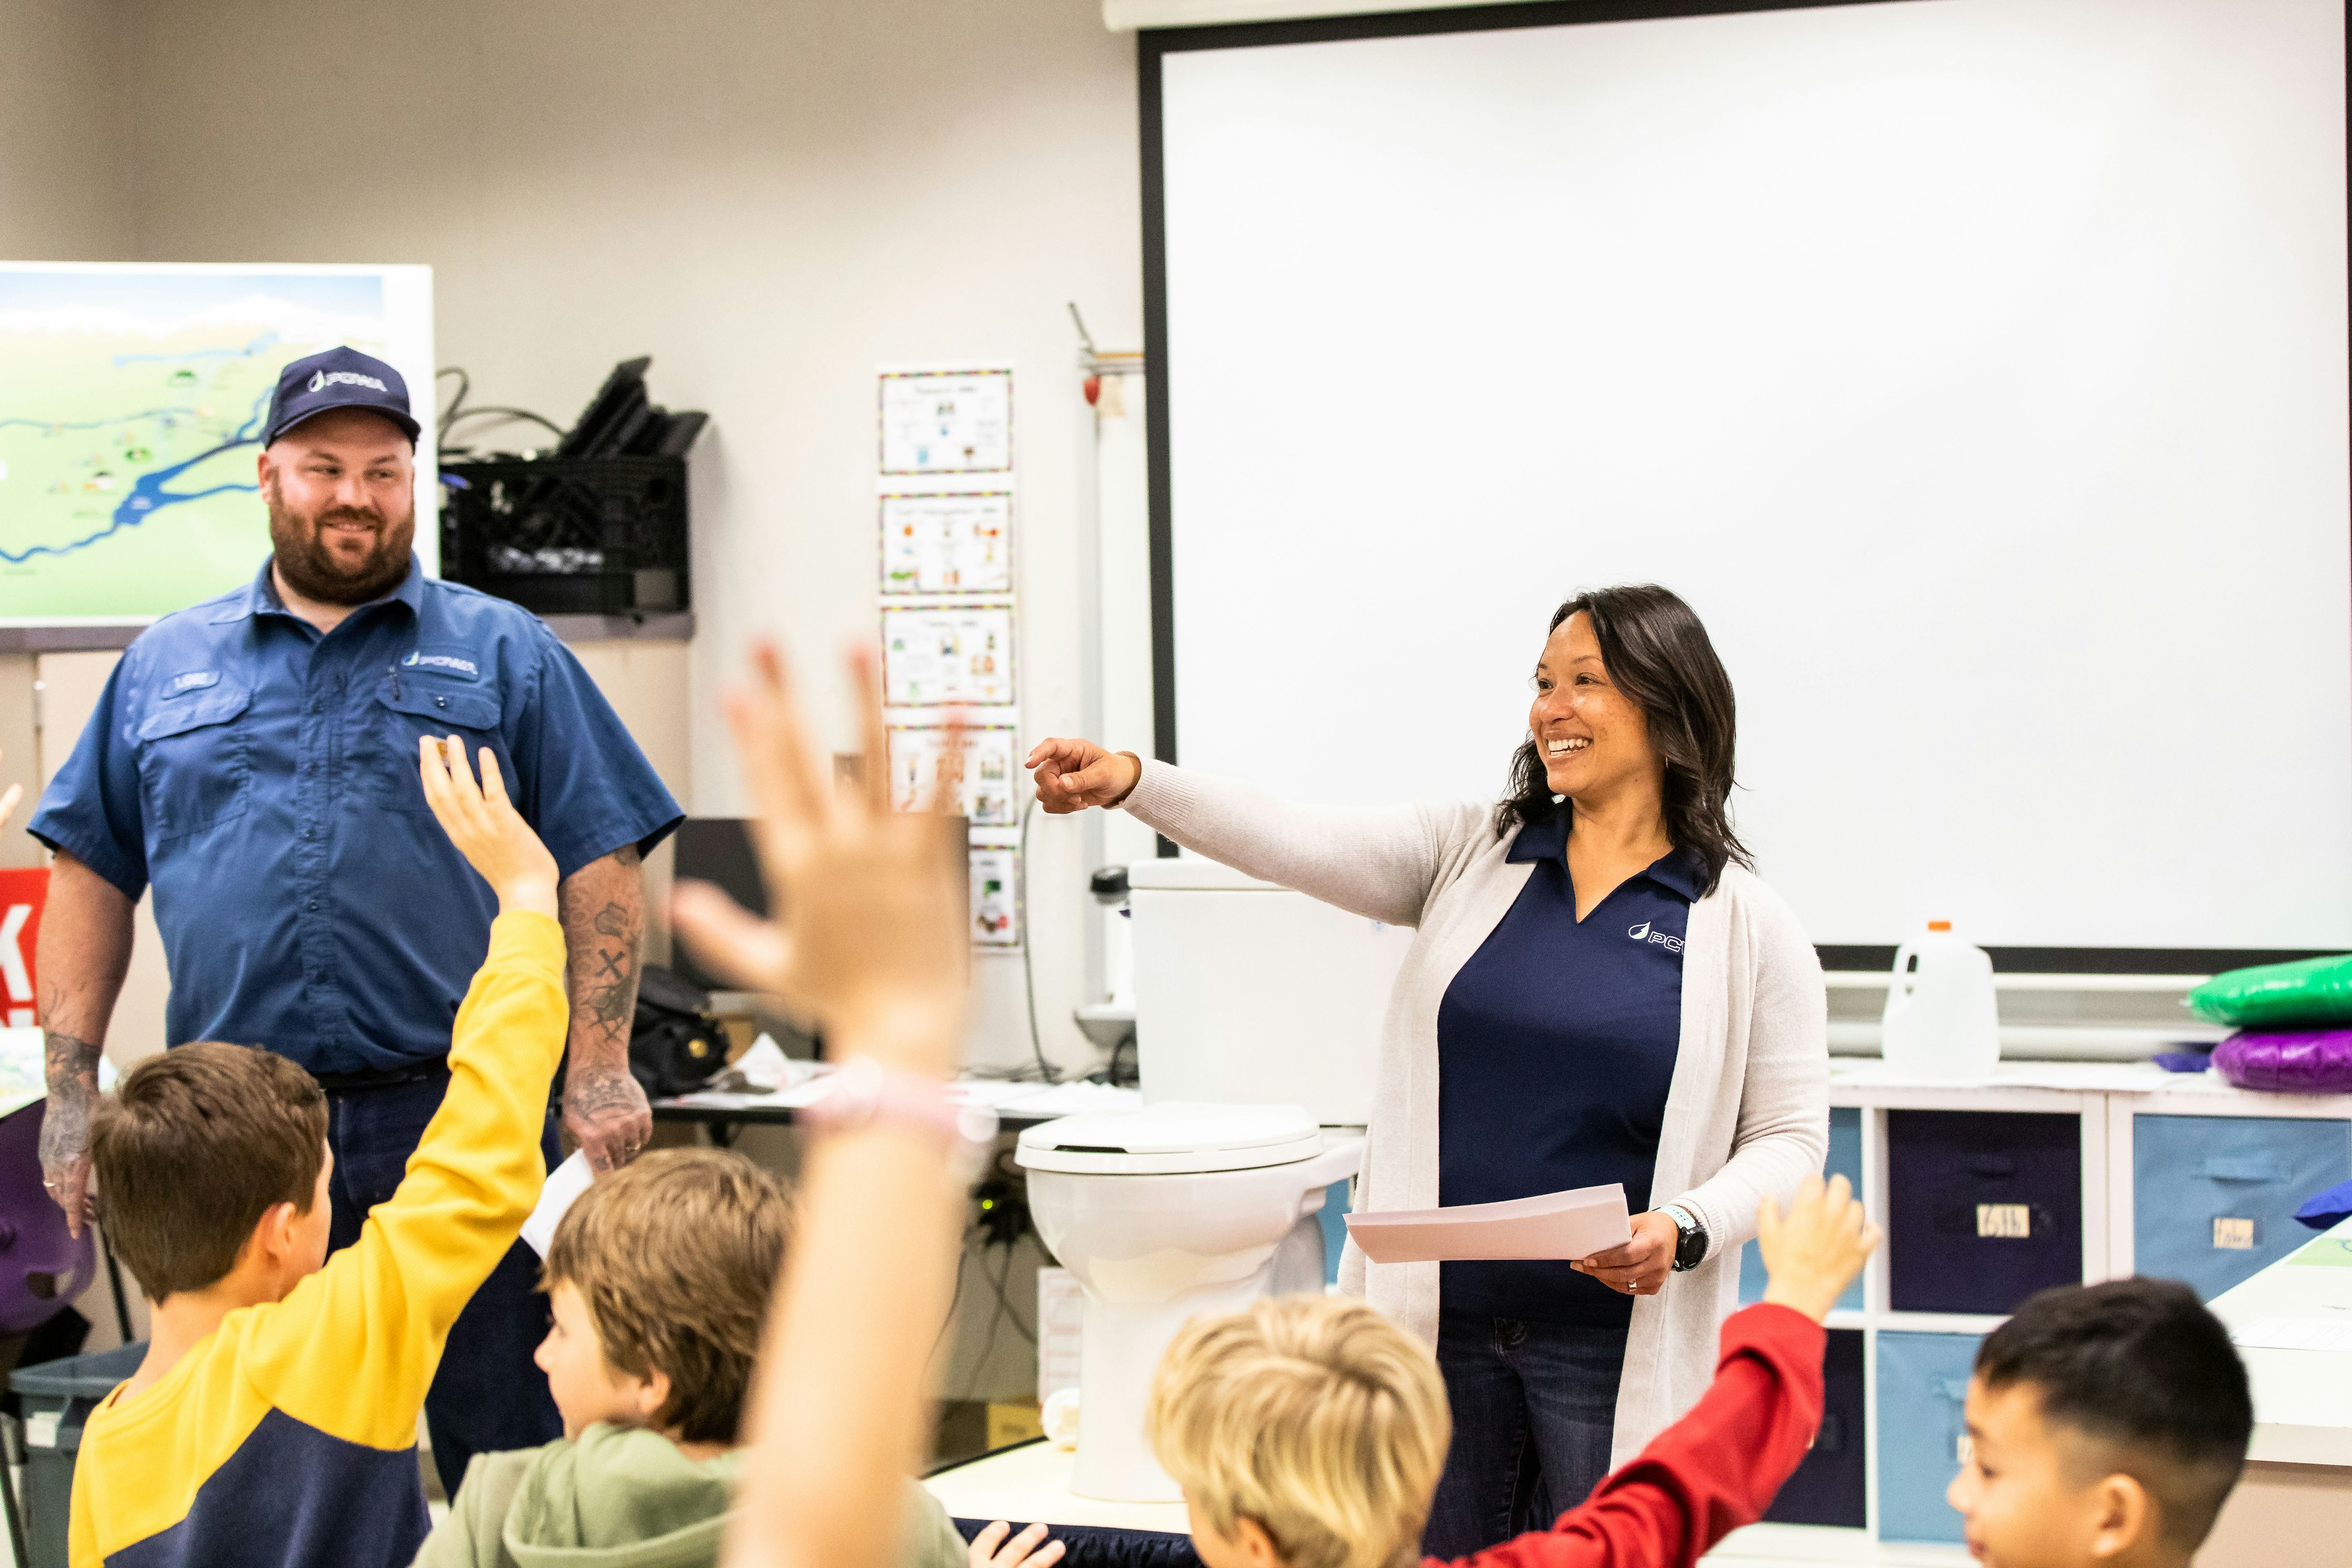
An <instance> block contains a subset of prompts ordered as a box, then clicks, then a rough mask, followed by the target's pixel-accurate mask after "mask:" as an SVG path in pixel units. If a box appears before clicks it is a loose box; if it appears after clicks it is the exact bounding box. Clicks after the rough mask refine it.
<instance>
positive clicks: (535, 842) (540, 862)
mask: <svg viewBox="0 0 2352 1568" xmlns="http://www.w3.org/2000/svg"><path fill="white" fill-rule="evenodd" d="M416 753H417V763H416V765H417V773H418V775H419V776H420V777H421V778H422V780H423V781H424V784H425V804H426V805H430V806H431V807H432V808H433V816H434V817H435V819H436V820H437V821H438V822H439V823H440V824H441V828H442V831H443V832H445V833H446V834H448V835H449V842H450V843H452V844H455V845H456V846H457V851H458V853H459V854H462V855H463V856H465V857H466V860H467V864H469V865H471V866H472V867H473V868H474V869H475V870H477V871H479V872H480V873H481V874H482V880H484V881H486V882H488V884H489V885H490V890H491V891H493V892H495V893H497V894H498V896H499V906H500V907H501V908H503V909H508V910H538V911H539V912H540V913H541V914H543V915H547V916H549V917H550V918H554V917H555V912H556V905H555V884H556V880H557V877H556V869H555V857H554V856H552V855H551V854H549V853H548V852H547V846H546V845H544V844H541V842H540V841H539V835H538V834H536V833H533V832H532V831H531V830H530V823H528V822H525V821H524V820H523V819H522V816H521V814H520V813H519V812H517V811H516V810H515V808H514V803H513V802H512V801H511V800H509V799H508V798H507V785H506V780H505V779H504V778H502V777H500V776H499V759H498V757H497V756H496V755H495V754H494V753H493V752H491V751H490V749H489V748H488V746H484V747H483V748H482V780H481V783H480V784H476V783H475V782H474V773H473V770H472V769H470V768H468V767H467V765H466V742H465V741H464V740H463V739H461V738H460V737H458V736H456V735H452V736H450V737H449V738H448V740H446V742H445V741H436V740H435V739H434V738H433V737H432V736H430V735H426V736H425V737H423V738H421V739H420V740H419V741H418V742H416Z"/></svg>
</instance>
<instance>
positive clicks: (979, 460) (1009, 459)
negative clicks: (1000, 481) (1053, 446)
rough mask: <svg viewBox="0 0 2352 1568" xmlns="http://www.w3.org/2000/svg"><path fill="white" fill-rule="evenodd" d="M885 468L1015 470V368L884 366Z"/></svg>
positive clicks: (978, 471)
mask: <svg viewBox="0 0 2352 1568" xmlns="http://www.w3.org/2000/svg"><path fill="white" fill-rule="evenodd" d="M881 383H882V392H881V401H882V410H881V413H882V471H883V472H884V473H886V474H1003V473H1010V472H1012V471H1013V373H1012V372H1011V371H1009V370H966V371H884V372H883V373H882V375H881Z"/></svg>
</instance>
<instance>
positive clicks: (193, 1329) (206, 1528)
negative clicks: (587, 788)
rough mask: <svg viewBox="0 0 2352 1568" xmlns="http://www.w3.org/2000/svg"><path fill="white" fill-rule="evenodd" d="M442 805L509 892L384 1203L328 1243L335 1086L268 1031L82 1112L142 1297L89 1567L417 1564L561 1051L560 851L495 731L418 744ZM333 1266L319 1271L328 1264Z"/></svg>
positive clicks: (530, 1195) (98, 1464) (147, 1067)
mask: <svg viewBox="0 0 2352 1568" xmlns="http://www.w3.org/2000/svg"><path fill="white" fill-rule="evenodd" d="M419 752H420V755H419V770H420V773H421V775H422V777H423V780H424V785H425V799H426V801H427V802H428V803H430V805H431V806H432V808H433V814H434V816H436V818H438V819H439V821H440V823H441V826H442V827H443V828H444V829H445V830H446V832H447V833H448V835H449V837H450V839H451V841H452V842H454V843H455V844H456V845H457V847H458V849H459V850H461V851H462V852H463V853H464V854H465V857H466V858H467V862H468V863H470V864H471V865H472V866H473V868H475V870H477V871H478V872H479V873H480V874H481V876H482V877H483V879H485V880H486V881H488V883H489V884H490V887H491V889H492V890H493V891H495V892H496V893H497V895H498V899H499V917H498V920H497V921H496V922H495V923H494V924H493V925H492V927H491V931H490V948H489V953H488V957H487V958H486V959H485V960H484V961H483V963H482V967H481V969H480V970H479V972H478V973H476V974H475V976H474V981H473V984H472V986H471V988H470V989H469V990H468V992H467V996H466V1001H465V1004H464V1005H463V1006H462V1007H460V1008H459V1009H458V1012H457V1023H456V1027H455V1033H454V1036H453V1039H452V1044H451V1048H450V1052H449V1088H448V1091H447V1094H446V1098H445V1099H444V1100H443V1101H442V1103H441V1108H440V1110H438V1111H437V1112H436V1114H435V1116H434V1118H433V1121H432V1124H431V1126H430V1127H429V1128H428V1129H427V1130H426V1131H425V1138H424V1141H423V1142H421V1143H420V1144H419V1145H418V1147H417V1151H416V1152H415V1155H414V1156H412V1158H411V1160H410V1163H409V1167H408V1173H407V1176H406V1178H405V1179H404V1181H403V1182H402V1183H401V1185H400V1189H399V1191H398V1192H397V1193H396V1194H394V1197H393V1199H392V1200H391V1201H390V1202H389V1203H386V1204H383V1205H380V1206H379V1207H377V1209H376V1210H375V1211H374V1213H373V1214H372V1215H370V1216H369V1217H368V1221H367V1225H366V1227H365V1229H364V1230H362V1233H361V1236H360V1239H359V1240H358V1242H357V1243H355V1244H354V1245H352V1246H351V1247H346V1248H344V1249H343V1250H342V1251H341V1252H339V1253H337V1254H336V1255H335V1257H334V1258H333V1259H332V1260H331V1261H330V1260H328V1259H327V1256H326V1254H327V1226H328V1219H329V1215H330V1212H331V1210H330V1205H329V1201H328V1182H329V1179H330V1176H331V1172H332V1168H333V1156H332V1155H331V1153H330V1152H329V1151H328V1148H327V1125H326V1100H325V1097H324V1096H323V1095H322V1094H321V1093H320V1089H319V1087H318V1085H317V1084H316V1083H314V1082H312V1081H311V1079H310V1077H309V1075H307V1074H305V1073H304V1072H303V1071H302V1070H301V1069H300V1068H297V1067H294V1066H292V1065H291V1064H290V1063H289V1062H287V1061H285V1060H284V1059H283V1058H279V1057H277V1056H274V1055H272V1054H271V1053H269V1052H268V1051H266V1050H261V1049H259V1048H257V1047H244V1046H229V1045H218V1044H196V1045H187V1046H182V1047H177V1048H176V1049H173V1050H171V1051H167V1052H165V1053H164V1054H163V1055H162V1056H159V1057H153V1058H149V1059H148V1060H146V1061H144V1062H142V1063H141V1064H140V1065H139V1066H138V1067H137V1068H133V1069H132V1070H131V1072H130V1073H129V1074H127V1075H126V1076H125V1077H124V1079H123V1080H122V1083H121V1086H120V1087H119V1088H118V1089H117V1090H116V1092H115V1094H114V1096H113V1098H112V1099H111V1100H108V1101H106V1102H105V1103H103V1104H101V1105H100V1108H99V1110H98V1112H97V1114H96V1115H95V1116H94V1117H93V1118H92V1121H91V1128H90V1146H91V1157H92V1161H93V1167H94V1171H95V1174H96V1178H97V1183H98V1186H99V1189H100V1192H101V1193H102V1194H103V1195H104V1199H105V1202H106V1205H107V1231H108V1235H109V1237H110V1238H111V1241H112V1244H113V1247H114V1250H115V1254H116V1256H117V1257H119V1258H121V1260H122V1262H123V1264H124V1265H125V1266H126V1267H127V1268H130V1270H131V1275H132V1277H133V1278H135V1279H137V1280H138V1281H139V1284H140V1286H141V1288H142V1289H143V1290H144V1291H145V1292H146V1294H147V1297H148V1300H150V1302H151V1303H152V1335H151V1339H150V1342H149V1344H148V1349H147V1354H146V1357H145V1359H144V1360H142V1362H141V1363H140V1364H139V1369H138V1371H137V1372H135V1373H132V1375H131V1378H130V1379H129V1381H127V1382H125V1383H124V1384H121V1386H120V1387H118V1388H116V1389H115V1390H114V1392H113V1393H111V1394H109V1395H107V1397H106V1399H105V1401H104V1402H103V1403H102V1404H100V1405H99V1407H98V1408H97V1410H95V1411H94V1412H92V1413H91V1415H90V1417H89V1424H88V1425H87V1426H85V1427H84V1429H83V1433H82V1442H81V1451H80V1454H79V1457H78V1460H77V1463H76V1465H75V1469H74V1488H73V1512H72V1519H71V1522H70V1525H69V1528H68V1537H69V1549H70V1554H71V1558H72V1561H73V1563H74V1564H75V1568H95V1565H96V1564H99V1563H117V1564H133V1563H174V1564H184V1565H187V1568H204V1565H208V1564H213V1563H286V1564H310V1563H319V1564H328V1563H337V1564H341V1563H356V1564H366V1563H382V1564H386V1565H387V1568H389V1565H391V1564H396V1563H406V1562H407V1561H408V1560H409V1559H410V1558H411V1557H412V1556H413V1555H415V1551H416V1547H417V1543H418V1542H421V1541H422V1540H423V1539H424V1538H425V1528H426V1516H425V1493H424V1487H423V1484H422V1479H421V1478H420V1475H419V1473H418V1469H417V1463H416V1452H415V1444H416V1418H417V1413H418V1411H419V1410H420V1409H422V1408H423V1405H424V1401H425V1388H426V1386H427V1385H428V1384H430V1383H431V1382H432V1380H433V1372H434V1368H435V1366H436V1363H438V1361H439V1359H440V1352H441V1346H442V1343H443V1342H444V1341H445V1340H446V1337H447V1335H448V1331H449V1325H450V1324H451V1323H452V1322H453V1321H456V1319H457V1313H458V1311H459V1310H460V1309H461V1308H463V1307H464V1306H465V1304H466V1301H467V1298H469V1297H470V1296H472V1294H473V1293H474V1290H475V1289H476V1287H478V1285H479V1284H480V1283H481V1282H482V1280H483V1279H485V1278H486V1277H487V1276H488V1274H489V1272H490V1270H491V1269H492V1268H494V1267H495V1266H496V1265H497V1263H498V1261H499V1258H501V1257H503V1256H504V1255H505V1253H506V1250H507V1248H508V1247H509V1246H511V1245H512V1244H513V1242H514V1239H515V1237H516V1235H517V1234H518V1233H519V1232H520V1229H521V1227H522V1222H523V1220H524V1219H525V1218H526V1217H528V1215H530V1210H531V1205H533V1203H534V1202H535V1201H536V1200H537V1198H538V1196H539V1191H540V1187H541V1184H542V1183H543V1181H544V1180H545V1177H546V1170H545V1167H544V1165H543V1163H542V1162H541V1158H540V1152H539V1132H540V1128H541V1124H542V1122H543V1121H544V1118H545V1115H546V1110H547V1094H548V1085H549V1082H550V1080H551V1079H552V1078H553V1076H554V1073H555V1067H556V1063H557V1061H558V1059H559V1058H561V1057H562V1051H563V1040H564V1026H565V1021H566V1011H567V1008H566V1003H565V998H564V989H563V965H564V947H563V930H562V926H560V925H559V924H557V922H556V868H555V860H554V858H553V857H551V855H550V854H549V853H548V851H547V849H546V847H544V846H543V845H541V843H540V841H539V838H538V837H537V836H536V835H535V834H533V833H532V832H531V830H530V826H528V825H526V824H525V823H524V822H523V820H522V818H521V817H520V816H518V815H516V813H515V810H514V808H513V806H512V805H511V804H509V800H508V798H507V794H506V790H505V786H504V784H502V783H501V781H500V779H499V772H498V763H497V762H496V760H495V758H494V757H493V756H492V754H491V753H490V752H489V751H488V748H485V749H484V750H483V752H482V753H481V757H482V777H481V783H480V784H479V785H477V784H475V782H474V777H473V775H472V773H470V772H469V771H468V769H467V763H466V752H465V743H464V742H463V741H462V740H461V739H460V738H459V737H457V736H454V735H453V736H451V737H450V738H449V741H448V742H447V744H446V748H445V747H444V745H443V744H442V742H436V741H431V740H427V741H425V742H422V743H421V745H420V748H419ZM322 1264H323V1267H321V1265H322Z"/></svg>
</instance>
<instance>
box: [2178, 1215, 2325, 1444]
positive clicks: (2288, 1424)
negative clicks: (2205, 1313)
mask: <svg viewBox="0 0 2352 1568" xmlns="http://www.w3.org/2000/svg"><path fill="white" fill-rule="evenodd" d="M2212 1306H2213V1311H2214V1315H2215V1316H2217V1317H2219V1318H2220V1319H2221V1321H2223V1322H2225V1323H2227V1324H2229V1325H2230V1330H2231V1332H2232V1333H2236V1332H2239V1331H2242V1329H2244V1328H2245V1327H2246V1326H2247V1325H2249V1324H2251V1323H2253V1322H2256V1321H2260V1320H2262V1319H2264V1318H2284V1319H2288V1320H2295V1321H2312V1322H2316V1323H2325V1324H2327V1325H2329V1326H2330V1327H2333V1328H2339V1329H2342V1330H2344V1331H2346V1339H2347V1342H2352V1220H2347V1221H2346V1222H2345V1223H2344V1224H2342V1225H2339V1226H2336V1228H2335V1229H2334V1230H2331V1231H2329V1232H2327V1233H2326V1235H2325V1236H2323V1237H2316V1238H2315V1239H2314V1240H2312V1241H2311V1242H2309V1243H2307V1244H2305V1246H2304V1247H2301V1248H2299V1249H2298V1250H2296V1251H2295V1252H2294V1253H2292V1254H2290V1255H2289V1256H2287V1257H2285V1258H2281V1259H2280V1260H2279V1261H2278V1262H2276V1263H2273V1264H2272V1265H2271V1266H2270V1267H2269V1268H2265V1269H2263V1271H2262V1272H2261V1273H2259V1274H2257V1275H2255V1276H2254V1277H2253V1278H2252V1279H2249V1280H2247V1281H2246V1282H2245V1283H2244V1284H2242V1285H2240V1286H2237V1287H2236V1288H2234V1289H2230V1290H2226V1291H2224V1292H2222V1294H2221V1295H2220V1296H2218V1297H2216V1298H2215V1299H2214V1300H2213V1303H2212ZM2238 1354H2239V1355H2240V1356H2242V1357H2243V1358H2244V1360H2245V1363H2246V1374H2247V1377H2248V1378H2249V1380H2250V1381H2251V1382H2252V1384H2253V1394H2254V1441H2253V1446H2252V1448H2251V1449H2250V1450H2249V1452H2248V1454H2247V1458H2252V1459H2262V1460H2267V1461H2269V1462H2271V1463H2273V1464H2288V1465H2345V1466H2352V1349H2347V1350H2340V1351H2339V1350H2318V1351H2308V1350H2294V1351H2289V1350H2261V1349H2255V1348H2252V1347H2249V1346H2244V1345H2242V1346H2240V1347H2239V1349H2238Z"/></svg>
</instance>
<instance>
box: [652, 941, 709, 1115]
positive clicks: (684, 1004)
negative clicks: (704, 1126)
mask: <svg viewBox="0 0 2352 1568" xmlns="http://www.w3.org/2000/svg"><path fill="white" fill-rule="evenodd" d="M726 1065H727V1033H726V1031H725V1030H723V1029H721V1028H720V1027H719V1017H718V1015H716V1014H715V1013H713V1012H711V1010H710V997H709V994H708V993H707V992H705V991H703V990H702V988H701V987H699V986H698V985H696V984H693V983H691V982H690V981H686V980H681V979H679V978H678V977H677V975H676V974H675V973H671V972H670V971H669V970H667V969H665V968H663V967H662V966H661V965H660V964H658V963H648V964H646V967H645V970H644V972H643V973H641V974H640V975H639V976H638V980H637V1016H636V1025H635V1030H634V1031H633V1032H632V1033H631V1034H630V1036H629V1076H630V1077H632V1078H634V1079H636V1080H637V1082H638V1083H639V1084H640V1085H642V1086H643V1087H644V1089H645V1091H646V1098H647V1099H650V1100H660V1099H663V1098H665V1097H666V1096H668V1095H673V1094H686V1093H689V1092H691V1091H692V1090H694V1089H700V1088H701V1087H702V1086H703V1085H704V1084H705V1083H708V1082H709V1080H710V1079H711V1078H712V1077H713V1076H714V1075H715V1074H717V1073H718V1071H719V1068H723V1067H725V1066H726Z"/></svg>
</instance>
